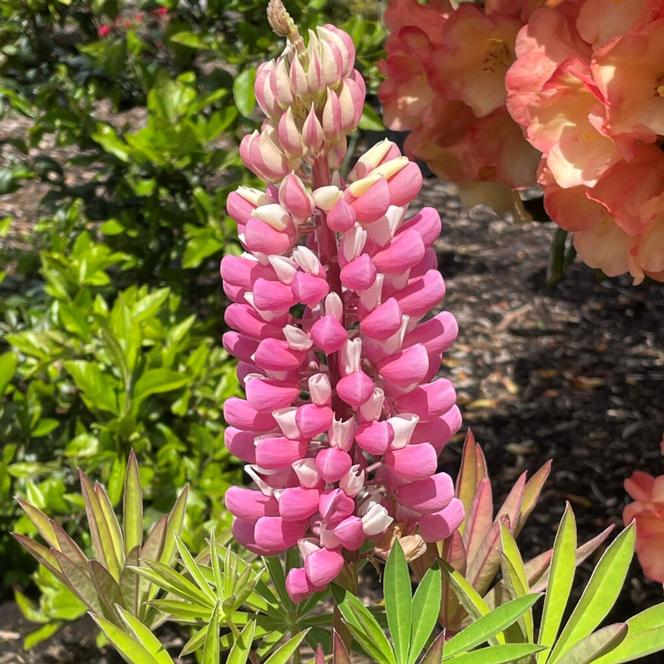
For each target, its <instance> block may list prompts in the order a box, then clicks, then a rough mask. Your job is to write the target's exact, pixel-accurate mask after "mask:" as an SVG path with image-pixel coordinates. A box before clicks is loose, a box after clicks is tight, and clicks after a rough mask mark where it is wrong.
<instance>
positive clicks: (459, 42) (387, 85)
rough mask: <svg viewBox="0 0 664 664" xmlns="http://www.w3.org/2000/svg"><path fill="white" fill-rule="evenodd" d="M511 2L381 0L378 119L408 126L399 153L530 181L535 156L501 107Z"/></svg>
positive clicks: (442, 168)
mask: <svg viewBox="0 0 664 664" xmlns="http://www.w3.org/2000/svg"><path fill="white" fill-rule="evenodd" d="M518 4H519V3H514V2H512V3H493V6H492V7H489V6H487V7H486V8H485V9H482V8H480V7H479V6H476V5H471V4H462V5H461V6H460V7H459V8H458V9H456V10H454V9H452V7H451V6H450V5H449V4H448V3H447V2H435V3H427V4H423V3H420V2H418V0H391V1H390V2H389V4H388V7H387V10H386V12H385V24H386V26H387V28H388V30H389V31H390V33H391V34H390V37H389V38H388V40H387V44H386V52H387V57H386V59H385V60H384V61H382V62H381V63H380V67H381V71H382V72H383V74H384V75H385V78H386V80H385V81H384V82H383V83H382V84H381V86H380V89H379V97H380V99H381V101H382V103H383V108H384V118H385V123H386V124H387V126H388V127H390V128H391V129H394V130H398V131H402V130H410V131H411V133H410V135H409V136H408V139H407V141H406V152H407V153H408V154H409V155H410V156H412V157H415V158H418V159H422V160H423V161H426V163H427V165H428V166H429V168H431V170H432V171H433V172H434V173H436V175H438V176H440V177H443V178H447V179H451V180H454V181H456V182H458V183H460V184H467V183H470V182H472V181H494V182H502V183H504V184H505V185H507V187H513V188H523V187H528V186H531V185H532V184H534V182H535V178H536V170H537V162H538V158H539V155H538V153H537V151H536V150H535V149H534V148H533V147H532V146H530V145H529V144H528V142H527V140H526V139H525V137H524V135H523V131H522V130H521V129H520V128H519V127H518V125H516V124H515V123H514V121H513V120H512V119H511V118H510V116H509V114H508V113H507V111H506V109H505V85H504V76H505V72H506V70H507V68H508V67H509V66H510V65H511V64H512V62H513V61H514V58H515V52H514V44H515V38H516V34H517V32H518V30H519V28H520V26H521V25H522V20H521V19H520V14H521V13H522V9H523V7H522V6H520V5H519V6H516V5H518ZM502 5H505V6H502ZM507 5H509V6H507Z"/></svg>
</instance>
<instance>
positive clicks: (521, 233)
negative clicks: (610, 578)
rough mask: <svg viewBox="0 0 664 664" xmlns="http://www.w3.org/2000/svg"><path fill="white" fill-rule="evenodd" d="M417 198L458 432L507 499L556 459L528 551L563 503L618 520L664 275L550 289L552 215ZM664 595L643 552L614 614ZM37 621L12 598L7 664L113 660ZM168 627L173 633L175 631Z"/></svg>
mask: <svg viewBox="0 0 664 664" xmlns="http://www.w3.org/2000/svg"><path fill="white" fill-rule="evenodd" d="M12 197H15V198H12ZM34 200H35V197H34V196H31V195H30V192H29V191H27V192H26V190H25V189H23V190H22V193H21V194H20V198H18V197H17V195H16V194H12V195H10V196H4V197H0V210H1V211H2V213H3V214H12V208H15V207H16V206H17V205H21V211H20V213H21V214H20V216H21V220H22V221H23V224H22V225H24V224H26V223H27V224H28V225H29V224H30V223H34V219H31V218H30V217H31V215H32V214H36V210H35V209H34V208H32V209H30V210H28V211H27V212H26V208H25V205H26V202H28V201H30V203H31V205H34ZM421 201H422V204H425V205H432V206H434V207H436V208H438V209H439V210H440V212H441V216H442V217H443V219H444V230H443V234H442V236H441V239H440V240H439V242H438V244H437V250H438V254H439V266H440V269H441V271H442V273H443V275H444V277H445V279H446V283H447V296H446V299H445V303H444V306H445V308H446V309H449V310H451V311H452V312H454V313H455V315H456V316H457V318H458V320H459V325H460V330H461V331H460V336H459V339H458V341H457V343H456V345H455V346H454V348H453V349H452V350H451V352H450V353H449V354H448V356H447V357H446V358H445V361H444V365H443V373H444V374H445V375H448V376H449V377H451V378H452V380H453V381H454V383H455V385H456V387H457V391H458V396H459V403H460V405H461V407H462V411H463V413H464V427H463V431H465V430H466V428H467V427H472V430H473V432H474V434H475V437H476V438H477V440H478V441H479V442H480V443H482V445H483V447H484V451H485V453H486V456H487V460H488V465H489V468H490V471H491V473H492V477H493V479H494V482H495V484H496V485H497V494H498V496H499V497H500V496H502V495H504V494H505V493H506V492H507V490H508V489H509V487H510V486H511V482H513V481H514V480H515V479H516V477H517V476H518V474H519V473H520V472H522V471H523V470H529V471H530V472H534V471H535V470H536V469H537V468H538V467H539V466H540V465H541V464H542V463H544V462H545V461H546V460H547V459H549V458H553V459H554V465H553V470H552V473H551V477H550V479H549V482H548V483H547V485H546V488H545V490H544V493H543V496H542V500H541V502H540V505H539V506H538V508H537V510H536V511H535V513H534V514H533V516H532V517H531V519H530V521H529V523H528V525H527V526H526V528H525V530H524V532H523V534H522V535H521V538H520V542H521V544H522V546H523V548H524V551H525V553H526V555H535V554H536V553H539V552H540V551H542V550H544V549H546V548H548V547H550V546H551V544H552V541H553V536H554V533H555V528H556V526H557V523H558V520H559V519H560V516H561V515H562V511H563V508H564V504H565V501H569V502H570V504H571V505H572V507H573V508H574V511H575V513H576V516H577V522H578V528H579V533H580V538H582V539H587V538H589V537H591V536H592V535H594V534H596V533H597V532H599V531H600V530H602V529H603V528H604V527H606V526H607V525H608V524H610V523H616V524H619V523H620V522H621V513H622V509H623V507H624V505H625V500H626V499H625V493H624V490H623V486H622V485H623V481H624V479H625V477H627V476H628V475H629V474H631V472H632V471H634V470H637V469H642V470H647V471H649V472H652V473H654V474H657V473H662V472H664V460H663V459H662V457H661V456H660V452H659V442H660V440H661V439H662V435H663V433H664V410H663V409H662V397H661V394H662V390H663V389H664V334H663V333H662V324H663V322H664V287H662V286H661V285H659V284H655V283H645V284H643V285H641V286H638V287H633V286H631V284H630V281H629V279H627V278H618V279H611V280H600V279H598V278H597V277H596V275H595V274H594V273H593V272H592V271H591V270H590V269H588V268H586V267H585V266H583V265H581V264H575V265H573V266H572V267H571V268H570V269H569V271H568V274H567V276H566V278H565V280H564V281H562V282H561V283H559V284H558V285H557V286H555V287H553V288H547V287H546V285H545V266H546V262H547V256H548V249H549V245H550V240H551V236H552V233H553V226H552V225H551V224H541V223H537V222H532V223H530V222H529V223H523V222H518V221H514V220H512V219H511V218H509V217H508V218H499V217H497V216H495V215H493V214H492V213H490V212H489V211H488V210H486V209H484V208H475V209H474V210H472V211H470V212H468V211H465V210H463V209H462V208H461V204H460V202H459V199H458V198H457V196H456V195H455V188H454V187H453V186H452V185H448V184H445V183H440V182H437V181H436V180H429V181H427V182H426V184H425V188H424V191H423V193H422V197H421ZM462 437H463V436H462V433H460V434H459V436H457V438H456V439H455V441H453V442H452V443H451V444H450V445H449V446H448V448H447V450H446V452H445V453H444V457H443V464H444V465H445V467H446V468H449V469H451V470H453V469H454V468H455V467H456V465H457V464H458V459H459V456H460V449H461V442H462ZM663 555H664V552H663ZM588 569H589V568H588V566H587V565H586V566H585V567H584V568H583V570H582V571H581V576H585V577H587V575H588ZM661 600H662V588H661V586H659V585H657V584H654V583H650V582H646V581H644V579H643V577H642V575H641V572H640V569H639V567H638V564H636V563H635V564H634V565H633V567H632V570H631V573H630V577H629V579H628V583H627V586H626V588H625V592H624V593H623V595H622V598H621V600H620V601H619V603H618V605H617V607H616V610H615V611H614V612H613V614H612V615H611V618H612V619H613V620H619V619H624V618H626V617H627V616H629V615H631V614H633V613H635V612H637V611H640V610H642V609H643V608H645V607H647V606H649V605H652V604H654V603H655V602H658V601H661ZM31 628H34V626H31V625H29V624H28V623H27V622H26V621H25V620H24V619H22V618H21V616H20V613H19V612H18V610H17V608H16V607H15V606H14V605H12V604H11V603H5V604H3V605H1V606H0V664H14V663H22V664H37V663H39V664H42V663H43V664H79V663H83V662H85V663H90V662H92V663H94V664H112V663H114V662H116V661H118V660H117V659H116V657H115V656H114V655H113V654H111V653H108V652H105V653H103V654H100V653H99V652H98V651H97V650H95V647H94V637H95V630H94V629H93V628H92V626H91V624H90V623H89V622H88V621H81V622H79V623H76V624H74V625H73V626H70V627H68V628H67V629H66V630H63V631H61V632H60V633H59V634H58V635H56V636H55V637H54V638H53V639H51V640H50V641H49V642H47V643H45V644H43V645H42V646H40V647H39V648H38V649H36V650H34V651H32V652H31V653H29V654H28V653H25V652H23V651H22V649H21V647H20V644H21V639H22V636H23V635H24V634H25V633H26V632H27V631H28V630H29V629H31ZM168 638H169V639H172V640H173V641H174V642H173V645H174V646H176V645H177V643H176V642H175V641H177V638H178V637H177V635H175V636H173V635H169V637H168ZM176 650H177V648H176ZM643 661H645V660H643ZM650 661H651V662H653V663H654V662H661V661H664V660H663V659H662V658H661V656H656V657H651V658H650Z"/></svg>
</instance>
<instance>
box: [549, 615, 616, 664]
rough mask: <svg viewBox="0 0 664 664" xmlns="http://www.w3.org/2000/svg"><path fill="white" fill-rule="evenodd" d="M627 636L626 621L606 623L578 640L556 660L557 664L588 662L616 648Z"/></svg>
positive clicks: (585, 663) (582, 663)
mask: <svg viewBox="0 0 664 664" xmlns="http://www.w3.org/2000/svg"><path fill="white" fill-rule="evenodd" d="M625 636H627V623H616V624H615V625H608V626H607V627H604V628H602V629H599V630H597V631H596V632H593V633H592V634H590V635H589V636H586V637H585V638H584V639H581V640H580V641H578V642H577V643H576V644H575V645H574V646H573V647H572V648H570V649H569V650H568V651H567V652H566V653H565V654H564V655H562V656H561V657H560V659H559V660H558V663H559V664H589V663H590V662H594V661H595V660H596V659H597V658H598V657H600V656H601V655H603V654H604V653H606V652H610V651H612V650H613V649H614V648H616V647H617V646H618V645H619V644H620V643H621V642H622V641H623V640H624V638H625Z"/></svg>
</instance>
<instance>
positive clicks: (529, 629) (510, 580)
mask: <svg viewBox="0 0 664 664" xmlns="http://www.w3.org/2000/svg"><path fill="white" fill-rule="evenodd" d="M500 542H501V547H502V551H503V553H502V559H501V569H502V572H503V583H504V584H505V585H506V586H507V588H508V590H509V591H510V594H511V596H512V597H515V598H516V597H525V596H526V595H527V594H528V593H529V592H530V588H529V585H528V579H527V578H526V568H525V566H524V564H523V559H522V558H521V552H520V551H519V548H518V547H517V545H516V541H515V540H514V537H513V536H512V533H510V531H509V530H508V529H507V528H506V527H505V526H501V529H500ZM519 622H520V624H521V625H522V626H523V630H524V634H525V636H526V638H527V639H528V641H529V642H532V641H533V639H534V634H535V626H534V621H533V612H532V609H528V610H527V611H525V612H524V614H523V616H521V618H520V619H519Z"/></svg>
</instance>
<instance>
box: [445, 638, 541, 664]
mask: <svg viewBox="0 0 664 664" xmlns="http://www.w3.org/2000/svg"><path fill="white" fill-rule="evenodd" d="M541 650H542V646H536V645H531V644H528V643H507V644H504V645H502V644H501V645H499V646H489V647H488V648H479V649H478V650H473V651H472V652H466V653H463V654H462V655H458V656H457V657H450V658H448V657H447V656H446V657H445V660H444V661H445V664H508V663H513V662H518V661H519V660H521V659H522V658H524V657H528V656H530V655H534V654H535V653H537V652H540V651H541Z"/></svg>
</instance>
